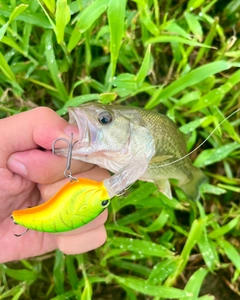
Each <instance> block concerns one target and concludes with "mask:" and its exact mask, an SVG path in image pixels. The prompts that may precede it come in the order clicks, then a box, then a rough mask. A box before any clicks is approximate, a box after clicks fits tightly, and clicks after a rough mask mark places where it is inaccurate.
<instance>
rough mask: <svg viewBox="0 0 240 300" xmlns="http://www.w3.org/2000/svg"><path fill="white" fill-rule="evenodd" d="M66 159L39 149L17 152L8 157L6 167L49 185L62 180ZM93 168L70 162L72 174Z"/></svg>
mask: <svg viewBox="0 0 240 300" xmlns="http://www.w3.org/2000/svg"><path fill="white" fill-rule="evenodd" d="M66 162H67V160H66V158H65V157H60V156H57V155H53V154H52V153H51V152H50V151H41V150H39V149H33V150H27V151H23V152H17V153H13V154H12V155H10V157H9V158H8V161H7V167H8V169H9V170H10V171H12V172H13V173H17V174H19V175H21V176H22V177H24V178H27V179H29V180H31V181H33V182H37V183H40V184H50V183H53V182H56V181H58V180H60V179H63V178H64V171H65V169H66ZM91 168H93V165H92V164H88V163H85V162H82V161H80V160H72V163H71V172H72V174H75V173H80V172H85V171H87V170H90V169H91Z"/></svg>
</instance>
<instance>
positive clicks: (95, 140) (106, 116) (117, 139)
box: [69, 104, 131, 157]
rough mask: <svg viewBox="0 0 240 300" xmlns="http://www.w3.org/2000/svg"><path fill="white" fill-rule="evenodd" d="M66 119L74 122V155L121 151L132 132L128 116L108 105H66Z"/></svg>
mask: <svg viewBox="0 0 240 300" xmlns="http://www.w3.org/2000/svg"><path fill="white" fill-rule="evenodd" d="M69 122H70V123H71V124H73V125H77V127H78V129H79V141H78V144H77V145H76V147H75V148H74V149H73V157H74V154H76V155H78V156H79V155H86V156H89V155H95V156H96V155H98V156H99V155H101V156H105V157H106V156H107V155H108V154H110V153H111V154H112V153H116V152H119V151H124V149H125V148H126V147H127V145H128V142H129V139H130V135H131V120H130V119H129V118H127V117H126V116H124V114H123V113H122V112H121V111H120V110H118V109H114V108H112V107H111V106H104V105H100V104H85V105H81V106H79V107H71V108H69Z"/></svg>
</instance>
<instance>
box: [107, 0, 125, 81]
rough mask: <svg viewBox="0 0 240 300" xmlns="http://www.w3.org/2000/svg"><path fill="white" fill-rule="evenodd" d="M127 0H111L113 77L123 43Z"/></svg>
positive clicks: (110, 24) (109, 12)
mask: <svg viewBox="0 0 240 300" xmlns="http://www.w3.org/2000/svg"><path fill="white" fill-rule="evenodd" d="M125 8H126V0H110V1H109V6H108V22H109V29H110V53H111V77H112V79H113V77H114V75H115V70H116V65H117V60H118V54H119V50H120V47H121V44H122V38H123V29H124V19H125Z"/></svg>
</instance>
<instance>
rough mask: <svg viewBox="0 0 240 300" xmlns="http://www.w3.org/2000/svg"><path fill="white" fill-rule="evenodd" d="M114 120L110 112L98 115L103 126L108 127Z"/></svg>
mask: <svg viewBox="0 0 240 300" xmlns="http://www.w3.org/2000/svg"><path fill="white" fill-rule="evenodd" d="M112 120H113V117H112V114H111V113H110V112H109V111H107V110H106V111H102V112H101V113H100V114H99V115H98V121H99V123H100V124H102V125H107V124H110V123H111V122H112Z"/></svg>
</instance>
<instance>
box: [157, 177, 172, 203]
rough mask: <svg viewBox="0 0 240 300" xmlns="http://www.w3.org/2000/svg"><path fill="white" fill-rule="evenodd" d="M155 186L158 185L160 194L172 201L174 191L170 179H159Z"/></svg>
mask: <svg viewBox="0 0 240 300" xmlns="http://www.w3.org/2000/svg"><path fill="white" fill-rule="evenodd" d="M155 184H156V185H157V187H158V190H159V192H161V193H163V194H164V195H165V196H167V197H168V198H169V199H172V191H171V186H170V182H169V180H168V179H159V180H157V181H156V182H155Z"/></svg>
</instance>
